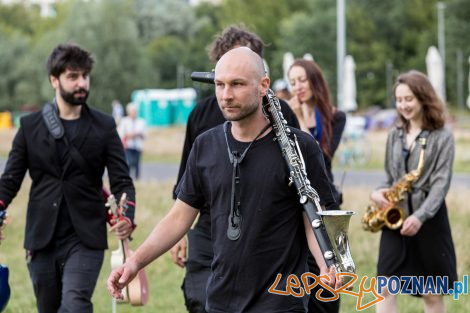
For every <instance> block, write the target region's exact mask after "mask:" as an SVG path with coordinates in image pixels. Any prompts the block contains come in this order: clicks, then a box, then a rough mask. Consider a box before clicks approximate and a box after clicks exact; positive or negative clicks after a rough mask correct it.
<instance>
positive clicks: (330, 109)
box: [287, 59, 346, 313]
mask: <svg viewBox="0 0 470 313" xmlns="http://www.w3.org/2000/svg"><path fill="white" fill-rule="evenodd" d="M287 76H288V77H289V82H290V85H291V89H292V94H293V96H292V98H291V99H290V100H289V105H290V107H291V109H292V110H293V111H294V113H295V115H296V116H297V119H298V121H299V124H300V129H302V130H303V131H305V132H306V133H308V134H310V135H312V136H313V137H314V138H315V139H316V140H317V141H318V142H319V143H320V147H321V149H322V152H323V159H324V160H325V167H326V173H327V175H328V178H329V179H330V181H332V182H333V181H334V180H333V172H332V170H331V164H332V161H333V157H334V154H335V152H336V149H337V148H338V145H339V143H340V142H341V136H342V134H343V131H344V127H345V124H346V114H345V113H344V112H342V111H340V110H337V109H336V108H335V107H334V106H333V104H332V103H331V101H330V90H329V88H328V84H327V83H326V80H325V78H324V77H323V73H322V71H321V69H320V67H319V66H318V64H316V63H315V62H314V61H311V60H305V59H297V60H295V61H294V63H293V64H292V65H291V67H290V68H289V70H288V72H287ZM334 194H335V196H336V201H337V202H338V204H341V202H342V195H341V193H340V191H339V190H334ZM308 261H309V262H308V263H309V270H310V272H312V273H314V274H318V273H319V269H318V266H317V264H315V260H314V259H313V257H312V256H311V255H310V256H309V259H308ZM312 294H314V293H312ZM339 305H340V300H339V299H338V300H336V301H331V302H321V301H318V300H317V299H316V298H315V297H310V302H309V312H325V313H334V312H339Z"/></svg>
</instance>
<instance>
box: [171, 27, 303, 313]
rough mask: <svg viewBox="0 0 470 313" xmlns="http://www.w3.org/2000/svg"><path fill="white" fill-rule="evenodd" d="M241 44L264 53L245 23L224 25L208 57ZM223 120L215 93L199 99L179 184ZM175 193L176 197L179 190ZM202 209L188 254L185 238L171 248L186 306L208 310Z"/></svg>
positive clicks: (206, 223) (207, 237) (208, 254)
mask: <svg viewBox="0 0 470 313" xmlns="http://www.w3.org/2000/svg"><path fill="white" fill-rule="evenodd" d="M240 46H246V47H249V48H250V49H251V50H253V51H254V52H255V53H257V54H258V55H259V56H260V57H262V56H263V47H264V43H263V41H262V40H261V38H259V37H258V35H256V34H254V33H252V32H249V31H248V30H246V29H245V28H244V27H242V26H235V25H232V26H229V27H227V28H225V29H224V30H223V32H222V33H221V34H218V35H217V36H216V37H215V39H214V41H213V42H212V44H211V46H210V50H209V58H210V60H211V61H212V62H213V63H214V64H215V63H216V62H217V61H218V60H219V59H220V58H221V57H222V56H223V55H224V54H225V53H226V52H227V51H229V50H231V49H233V48H236V47H240ZM281 107H282V112H283V114H284V117H285V118H286V120H287V122H288V124H289V125H291V126H294V127H296V128H299V123H298V122H297V119H296V117H295V115H294V113H293V112H292V110H290V109H289V106H288V105H287V103H286V102H284V101H281ZM224 122H225V117H224V115H223V114H222V111H221V110H220V108H219V105H218V103H217V97H216V96H215V95H212V96H210V97H207V98H205V99H202V100H201V101H199V102H198V103H197V105H196V107H195V108H194V110H193V111H192V112H191V114H190V116H189V119H188V124H187V126H186V136H185V140H184V146H183V153H182V157H181V163H180V168H179V173H178V178H177V184H178V183H179V182H180V181H181V178H182V177H183V173H184V171H185V169H186V165H187V161H188V157H189V154H190V151H191V148H192V146H193V144H194V141H195V140H196V137H197V136H199V135H200V134H202V133H203V132H205V131H207V130H209V129H211V128H213V127H215V126H218V125H221V124H223V123H224ZM175 190H176V186H175ZM173 197H174V198H175V199H176V191H175V192H174V195H173ZM199 209H200V214H199V218H198V221H197V222H196V224H195V226H194V228H193V229H191V230H190V231H189V232H188V244H189V249H188V255H187V254H186V250H187V243H186V239H185V238H183V239H182V240H181V241H180V242H179V243H178V244H177V245H175V246H174V247H173V248H172V249H171V255H172V258H173V261H174V262H175V263H176V264H177V265H179V266H181V267H185V268H186V275H185V278H184V282H183V286H182V289H183V292H184V297H185V303H186V307H187V309H188V311H189V312H191V313H198V312H205V310H204V306H205V302H206V284H207V280H208V278H209V275H210V272H211V263H212V259H213V252H212V247H211V223H210V215H209V208H208V206H207V204H204V205H202V206H201V207H200V208H199Z"/></svg>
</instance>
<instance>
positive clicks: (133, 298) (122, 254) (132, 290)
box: [111, 239, 148, 306]
mask: <svg viewBox="0 0 470 313" xmlns="http://www.w3.org/2000/svg"><path fill="white" fill-rule="evenodd" d="M132 253H133V252H132V250H131V249H130V248H129V240H128V239H125V240H120V241H119V247H118V249H117V250H114V251H112V252H111V268H112V269H115V268H117V267H119V266H121V265H122V264H124V262H125V261H126V259H127V258H128V257H130V256H131V255H132ZM122 293H123V296H124V300H123V301H122V302H129V303H130V304H131V305H132V306H142V305H145V304H146V303H147V302H148V280H147V275H146V274H145V271H144V269H141V270H140V271H139V273H138V274H137V276H136V277H134V279H133V280H132V281H131V282H130V283H129V284H128V285H127V287H126V288H125V289H124V290H123V291H122Z"/></svg>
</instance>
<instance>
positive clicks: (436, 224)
mask: <svg viewBox="0 0 470 313" xmlns="http://www.w3.org/2000/svg"><path fill="white" fill-rule="evenodd" d="M393 90H394V95H395V101H396V109H397V113H398V121H397V124H396V126H394V127H393V128H392V129H391V130H390V132H389V134H388V138H387V144H386V152H385V173H386V174H387V179H386V181H385V183H384V184H383V185H382V186H380V187H379V188H378V189H377V190H375V191H373V192H372V193H371V195H370V198H371V199H372V200H373V201H374V202H375V204H376V206H377V207H378V208H388V207H390V206H391V205H392V203H391V202H390V201H389V200H388V199H387V198H386V196H385V194H386V193H387V191H389V190H390V188H391V187H392V186H394V185H395V184H396V183H397V182H399V181H400V180H401V179H402V178H403V177H404V176H405V175H406V174H407V173H409V172H410V171H413V170H415V169H417V168H418V162H419V159H420V154H421V151H422V149H424V167H423V168H422V171H421V173H420V174H419V175H418V178H417V180H416V181H415V182H414V183H413V185H412V189H411V190H410V191H409V192H407V193H405V198H404V200H403V201H400V202H399V203H398V204H396V205H397V206H399V207H401V208H403V210H404V213H405V219H404V221H403V224H402V226H401V228H399V229H395V230H391V229H389V228H387V227H384V228H382V236H381V238H380V248H379V260H378V264H377V276H385V277H392V276H395V277H398V278H400V277H402V276H408V277H416V276H418V277H420V278H424V281H425V282H427V281H428V280H427V279H428V277H432V278H433V279H434V286H436V277H438V276H440V277H441V278H442V277H446V278H448V288H449V289H451V288H453V283H454V282H455V281H456V280H457V268H456V257H455V249H454V244H453V240H452V233H451V229H450V225H449V218H448V215H447V205H446V201H445V196H446V194H447V192H448V190H449V187H450V183H451V178H452V164H453V161H454V153H455V144H454V137H453V135H452V131H451V130H449V129H447V128H446V127H445V125H444V124H445V120H444V119H445V106H444V104H443V102H442V101H441V100H440V99H439V97H438V96H437V94H436V92H435V90H434V88H433V87H432V85H431V83H430V82H429V79H428V78H427V77H426V76H425V75H424V74H422V73H420V72H418V71H409V72H407V73H403V74H401V75H399V76H398V78H397V81H396V83H395V86H394V89H393ZM420 138H422V139H426V145H425V146H423V145H422V144H421V143H420ZM426 286H427V284H426ZM382 291H383V293H382V296H384V297H385V300H384V301H381V302H379V303H378V304H377V305H376V312H377V313H388V312H398V308H397V295H392V294H391V293H390V292H389V291H388V289H387V288H385V290H384V289H382ZM414 295H416V296H420V297H422V299H423V301H424V312H445V311H446V309H445V305H444V297H443V295H442V294H414Z"/></svg>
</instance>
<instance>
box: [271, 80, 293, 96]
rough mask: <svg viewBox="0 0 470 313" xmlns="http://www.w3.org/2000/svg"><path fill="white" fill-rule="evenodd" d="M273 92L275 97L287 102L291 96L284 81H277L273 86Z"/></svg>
mask: <svg viewBox="0 0 470 313" xmlns="http://www.w3.org/2000/svg"><path fill="white" fill-rule="evenodd" d="M273 91H274V94H275V95H276V97H278V98H279V99H282V100H286V101H287V100H289V99H290V97H291V94H290V92H289V85H288V83H287V82H286V81H285V80H284V79H277V80H276V81H275V82H274V84H273Z"/></svg>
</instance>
